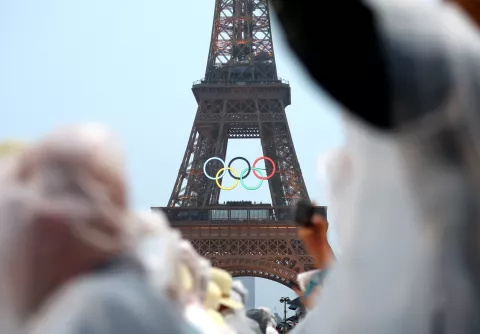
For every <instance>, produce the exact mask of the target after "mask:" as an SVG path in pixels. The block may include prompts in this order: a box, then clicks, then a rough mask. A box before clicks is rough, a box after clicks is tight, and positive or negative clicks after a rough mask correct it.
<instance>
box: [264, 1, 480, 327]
mask: <svg viewBox="0 0 480 334" xmlns="http://www.w3.org/2000/svg"><path fill="white" fill-rule="evenodd" d="M272 3H273V4H274V6H275V7H276V9H277V12H278V16H279V19H280V21H281V24H282V25H283V27H284V29H285V32H286V35H287V39H288V40H289V43H290V45H291V46H292V48H293V49H294V51H295V52H296V54H297V55H298V56H299V58H300V60H301V61H302V62H303V63H304V64H305V65H306V67H307V69H308V70H309V72H310V74H311V75H312V77H313V78H314V79H315V80H317V82H318V83H319V84H320V85H321V86H322V87H323V88H324V89H325V90H326V91H327V92H329V93H330V94H331V95H332V96H333V97H334V98H335V99H337V100H338V101H339V102H340V103H342V104H343V106H344V107H345V108H346V109H347V110H348V112H350V114H351V115H354V116H356V117H358V118H359V119H361V120H363V121H364V123H365V124H367V126H364V125H363V124H358V123H356V122H354V121H351V120H349V121H348V123H347V136H348V138H347V146H348V147H349V148H351V149H352V151H356V152H357V154H358V157H357V158H358V159H357V158H356V159H354V164H355V166H354V169H355V171H356V177H355V178H354V179H353V180H352V185H351V189H350V191H351V192H352V194H353V197H354V198H355V200H353V201H351V202H349V203H348V205H345V207H344V210H345V211H348V212H349V215H350V217H354V218H352V219H355V220H357V221H358V223H357V224H354V225H352V226H353V229H352V231H351V232H352V235H353V236H354V237H353V238H351V239H350V241H351V242H350V243H349V244H348V245H345V247H342V248H343V249H342V257H341V261H339V262H338V264H337V265H336V267H335V269H334V270H333V271H332V273H331V275H329V277H327V279H326V282H325V288H324V291H323V292H322V296H321V298H320V302H319V304H318V306H317V308H316V309H315V310H314V311H312V312H311V313H310V314H309V315H308V316H307V318H306V319H305V320H304V322H303V323H301V324H300V328H298V329H296V333H312V334H313V333H323V332H324V333H337V334H348V333H357V334H367V333H368V334H372V333H392V334H396V333H398V334H403V333H411V334H424V333H425V334H427V333H445V334H463V333H478V332H480V320H479V319H478V314H479V312H480V254H479V248H478V240H479V236H480V229H479V227H480V226H479V218H480V217H479V216H480V203H479V199H480V194H479V192H480V181H479V180H480V178H479V175H478V170H479V166H480V137H479V133H480V120H479V113H478V111H479V110H480V63H479V57H480V36H479V31H478V27H477V26H476V25H475V22H480V20H479V18H480V15H478V14H479V13H480V11H479V10H478V9H479V6H478V1H476V0H462V1H459V5H458V4H455V3H453V2H441V1H429V2H427V1H399V0H390V1H383V0H365V1H360V0H349V1H340V2H338V1H337V2H335V1H326V2H322V3H321V4H320V5H318V6H317V8H316V10H314V11H313V10H311V8H309V6H308V4H307V3H306V2H305V1H296V2H293V1H286V0H272ZM468 14H470V15H471V17H468ZM472 18H473V20H472ZM333 22H337V23H333ZM312 41H321V42H322V45H324V46H325V48H323V49H322V52H321V54H319V53H318V50H317V45H316V43H312ZM314 45H315V46H314Z"/></svg>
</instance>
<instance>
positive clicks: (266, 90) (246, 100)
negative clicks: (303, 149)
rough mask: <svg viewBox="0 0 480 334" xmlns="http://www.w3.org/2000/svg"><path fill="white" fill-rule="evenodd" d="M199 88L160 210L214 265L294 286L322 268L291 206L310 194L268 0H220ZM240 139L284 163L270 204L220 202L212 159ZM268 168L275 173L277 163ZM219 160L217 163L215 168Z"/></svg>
mask: <svg viewBox="0 0 480 334" xmlns="http://www.w3.org/2000/svg"><path fill="white" fill-rule="evenodd" d="M192 91H193V94H194V96H195V99H196V101H197V103H198V109H197V113H196V117H195V121H194V124H193V126H192V129H191V132H190V137H189V141H188V144H187V148H186V150H185V154H184V156H183V160H182V162H181V165H180V169H179V172H178V176H177V179H176V182H175V186H174V189H173V191H172V194H171V197H170V200H169V203H168V207H166V208H156V209H162V210H163V211H166V212H167V214H168V216H169V218H170V221H171V222H172V225H173V226H175V227H178V228H180V229H181V230H182V232H183V234H184V236H185V237H186V238H188V239H190V240H191V241H192V243H193V245H194V246H195V248H196V249H197V251H198V252H199V253H200V254H201V255H203V256H206V257H207V258H209V259H210V260H212V262H213V264H214V265H216V266H219V267H222V268H225V269H228V270H229V271H230V272H231V273H232V274H233V275H234V276H245V275H246V276H262V277H268V278H270V279H272V280H276V281H278V282H280V283H282V284H285V285H290V284H291V282H292V281H293V280H295V278H296V275H297V273H298V272H301V271H304V270H306V269H309V268H311V267H313V263H312V260H311V258H310V257H309V256H308V255H307V254H306V252H305V249H304V248H303V245H302V243H301V242H300V241H298V240H297V236H296V227H295V226H294V224H293V221H292V217H291V212H290V211H291V207H292V206H294V204H295V203H296V202H297V201H298V200H299V199H302V198H303V199H309V196H308V192H307V189H306V186H305V183H304V180H303V176H302V172H301V169H300V165H299V163H298V159H297V155H296V152H295V148H294V145H293V141H292V136H291V133H290V129H289V126H288V122H287V117H286V114H285V107H286V106H288V105H289V104H290V86H289V84H288V83H287V82H285V81H283V80H281V79H280V78H278V76H277V69H276V64H275V52H274V48H273V43H272V34H271V26H270V15H269V5H268V1H267V0H216V5H215V14H214V20H213V29H212V37H211V43H210V49H209V55H208V61H207V68H206V71H205V78H204V79H202V80H200V81H198V82H195V83H194V85H193V87H192ZM234 138H235V139H238V138H244V139H248V138H259V139H260V141H261V145H262V150H263V154H264V156H267V157H270V158H272V159H273V161H275V163H276V167H277V171H276V173H275V174H274V176H273V177H272V178H271V179H270V180H269V181H268V184H269V189H270V194H271V199H272V205H271V206H268V207H257V206H252V205H246V206H245V207H242V208H240V207H238V206H231V205H230V206H229V205H219V196H220V188H218V187H217V186H216V184H215V182H214V181H212V180H209V179H208V178H206V177H205V175H204V174H203V165H204V163H205V161H206V160H207V159H209V158H211V157H220V158H222V159H223V160H225V156H226V152H227V144H228V140H229V139H234ZM265 166H266V172H267V174H270V173H271V172H272V171H273V167H272V166H271V165H270V164H269V163H266V164H265ZM219 168H221V166H219V164H215V163H214V162H212V163H210V164H209V166H208V167H207V171H208V172H209V174H210V175H215V173H216V171H218V169H219ZM220 182H221V180H220ZM232 210H234V211H235V212H236V214H237V216H235V215H236V214H232V212H233V211H232ZM242 210H243V211H244V213H243V214H242V215H241V218H240V216H238V212H239V211H242ZM318 210H319V211H321V212H322V213H323V214H325V208H321V207H319V209H318ZM259 212H260V213H259ZM220 213H221V215H219V214H220Z"/></svg>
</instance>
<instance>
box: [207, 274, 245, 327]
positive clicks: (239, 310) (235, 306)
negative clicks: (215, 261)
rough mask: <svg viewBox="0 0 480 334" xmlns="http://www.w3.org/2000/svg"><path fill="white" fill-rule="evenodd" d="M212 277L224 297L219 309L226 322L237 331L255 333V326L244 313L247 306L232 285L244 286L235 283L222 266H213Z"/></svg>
mask: <svg viewBox="0 0 480 334" xmlns="http://www.w3.org/2000/svg"><path fill="white" fill-rule="evenodd" d="M210 279H211V281H212V282H213V283H215V284H216V285H217V286H218V287H219V288H220V291H221V293H222V299H221V300H220V305H219V308H218V310H219V311H220V313H221V314H222V315H223V317H224V318H225V322H226V323H227V324H228V326H229V327H230V328H231V329H232V330H234V331H235V332H236V333H242V334H243V333H246V334H249V333H255V332H252V327H254V326H253V325H252V324H251V322H250V321H248V320H247V319H246V317H244V316H243V315H244V314H245V308H244V305H243V303H242V297H241V296H240V295H239V293H238V292H240V291H238V292H237V291H236V290H234V289H233V288H232V287H233V286H235V287H237V288H240V289H241V288H242V287H240V286H239V285H238V283H235V285H233V279H232V276H231V275H230V274H229V273H228V272H227V271H225V270H223V269H220V268H212V269H211V272H210ZM254 328H255V327H254Z"/></svg>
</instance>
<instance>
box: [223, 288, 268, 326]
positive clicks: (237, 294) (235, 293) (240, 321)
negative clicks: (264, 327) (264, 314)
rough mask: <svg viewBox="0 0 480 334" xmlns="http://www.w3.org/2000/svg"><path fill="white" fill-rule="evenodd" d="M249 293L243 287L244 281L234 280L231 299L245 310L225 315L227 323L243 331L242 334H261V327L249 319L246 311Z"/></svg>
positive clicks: (241, 309)
mask: <svg viewBox="0 0 480 334" xmlns="http://www.w3.org/2000/svg"><path fill="white" fill-rule="evenodd" d="M247 297H248V291H247V289H246V288H245V286H244V285H243V283H242V281H239V280H233V281H232V289H231V293H230V298H231V299H232V300H234V301H235V302H237V303H238V304H240V305H242V306H243V308H239V309H230V310H229V312H224V313H225V321H226V322H227V323H228V324H229V325H230V326H231V327H232V328H237V329H242V331H241V333H242V334H243V333H245V334H258V333H261V332H260V326H259V325H258V323H257V322H256V321H254V320H253V319H250V318H249V317H247V314H246V310H245V303H246V301H247Z"/></svg>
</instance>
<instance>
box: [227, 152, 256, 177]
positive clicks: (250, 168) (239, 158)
mask: <svg viewBox="0 0 480 334" xmlns="http://www.w3.org/2000/svg"><path fill="white" fill-rule="evenodd" d="M235 160H243V161H245V162H246V163H247V166H248V172H247V174H245V175H244V176H243V178H244V179H246V178H247V176H248V175H250V172H251V171H252V166H250V162H248V160H247V159H245V158H244V157H236V158H233V159H232V160H230V162H229V163H228V168H231V167H232V163H233V162H234V161H235ZM228 174H230V176H231V177H233V178H234V179H235V180H240V177H236V176H235V175H233V173H232V171H231V170H230V169H229V170H228Z"/></svg>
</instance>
